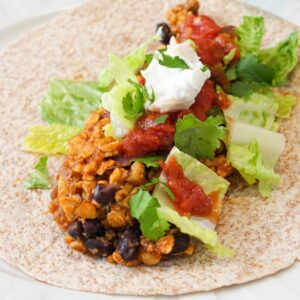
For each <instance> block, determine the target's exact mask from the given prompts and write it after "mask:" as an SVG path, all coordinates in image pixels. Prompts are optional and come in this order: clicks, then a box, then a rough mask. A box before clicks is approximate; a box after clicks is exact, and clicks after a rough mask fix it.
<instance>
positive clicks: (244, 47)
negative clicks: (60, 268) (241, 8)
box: [236, 16, 265, 56]
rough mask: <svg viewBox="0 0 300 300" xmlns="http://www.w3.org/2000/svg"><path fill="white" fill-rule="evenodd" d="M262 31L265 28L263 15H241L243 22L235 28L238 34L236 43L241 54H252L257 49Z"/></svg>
mask: <svg viewBox="0 0 300 300" xmlns="http://www.w3.org/2000/svg"><path fill="white" fill-rule="evenodd" d="M264 31H265V28H264V18H263V17H260V16H257V17H256V16H244V17H243V23H242V24H241V25H240V26H239V27H237V29H236V32H237V34H238V36H239V39H238V40H237V44H238V45H239V46H240V49H241V56H245V55H247V54H254V53H255V52H256V51H258V50H259V48H260V43H261V39H262V37H263V35H264Z"/></svg>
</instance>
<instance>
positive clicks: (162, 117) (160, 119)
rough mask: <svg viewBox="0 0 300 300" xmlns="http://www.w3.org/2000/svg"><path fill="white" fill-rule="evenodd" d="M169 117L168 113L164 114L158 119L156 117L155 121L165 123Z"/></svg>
mask: <svg viewBox="0 0 300 300" xmlns="http://www.w3.org/2000/svg"><path fill="white" fill-rule="evenodd" d="M167 119H168V115H162V116H160V117H158V118H157V119H155V122H156V123H157V124H163V123H165V121H166V120H167Z"/></svg>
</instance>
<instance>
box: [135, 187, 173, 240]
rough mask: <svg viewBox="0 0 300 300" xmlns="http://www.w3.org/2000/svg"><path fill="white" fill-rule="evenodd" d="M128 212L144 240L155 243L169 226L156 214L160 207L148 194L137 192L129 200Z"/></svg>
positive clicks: (141, 191)
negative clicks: (138, 227)
mask: <svg viewBox="0 0 300 300" xmlns="http://www.w3.org/2000/svg"><path fill="white" fill-rule="evenodd" d="M129 205H130V212H131V215H132V216H133V217H134V218H136V219H137V220H138V221H139V223H140V225H141V230H142V232H143V234H144V236H145V237H146V238H148V239H149V240H151V241H156V240H158V239H159V238H161V237H162V236H164V235H165V232H166V230H168V229H169V227H170V224H169V223H168V222H167V221H166V220H165V219H164V218H162V217H161V216H159V215H158V213H157V208H159V207H160V205H159V203H158V200H157V199H156V198H154V197H152V196H151V195H150V193H149V192H146V191H143V190H139V191H138V193H137V194H135V195H133V196H132V197H131V199H130V203H129Z"/></svg>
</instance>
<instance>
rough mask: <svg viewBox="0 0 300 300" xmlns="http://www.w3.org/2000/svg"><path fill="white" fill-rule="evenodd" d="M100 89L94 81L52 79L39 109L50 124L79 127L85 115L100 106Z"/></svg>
mask: <svg viewBox="0 0 300 300" xmlns="http://www.w3.org/2000/svg"><path fill="white" fill-rule="evenodd" d="M101 96H102V90H101V88H100V87H99V84H98V83H96V82H80V81H71V80H54V81H52V82H51V83H50V85H49V87H48V91H47V94H46V96H45V97H44V98H43V99H42V101H41V104H40V107H39V110H40V113H41V116H42V118H43V119H44V120H45V121H47V122H48V123H50V124H53V123H58V124H65V125H70V126H73V127H79V128H81V127H82V126H83V124H84V121H85V120H86V118H87V116H88V115H89V114H90V113H91V112H92V111H95V110H97V109H98V108H100V107H101Z"/></svg>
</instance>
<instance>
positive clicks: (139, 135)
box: [119, 112, 175, 158]
mask: <svg viewBox="0 0 300 300" xmlns="http://www.w3.org/2000/svg"><path fill="white" fill-rule="evenodd" d="M162 115H163V114H160V113H153V112H152V113H147V114H145V115H143V116H142V117H140V119H139V120H138V121H137V124H136V127H135V128H134V129H133V130H131V131H130V132H129V134H128V135H127V136H126V137H125V138H124V140H123V141H122V142H121V144H120V148H119V150H120V152H121V153H123V154H124V155H125V156H127V157H129V158H133V157H140V156H145V155H149V154H155V153H158V152H169V151H170V150H171V148H172V147H173V140H174V133H175V122H173V120H172V119H171V117H168V118H167V119H166V120H165V122H164V123H162V124H157V122H156V120H157V118H158V117H160V116H162Z"/></svg>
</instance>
